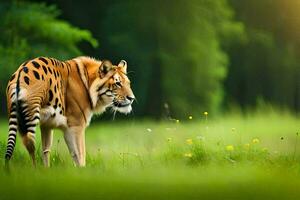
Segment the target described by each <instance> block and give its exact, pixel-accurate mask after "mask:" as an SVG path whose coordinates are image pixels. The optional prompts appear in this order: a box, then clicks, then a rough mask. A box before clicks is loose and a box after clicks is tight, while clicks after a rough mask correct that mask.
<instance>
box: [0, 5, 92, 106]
mask: <svg viewBox="0 0 300 200" xmlns="http://www.w3.org/2000/svg"><path fill="white" fill-rule="evenodd" d="M59 14H60V12H59V11H58V9H57V8H56V7H55V6H46V5H45V4H43V3H29V2H26V1H7V2H0V20H1V23H2V25H1V26H0V32H1V34H0V66H1V73H0V87H1V88H0V96H1V104H2V106H1V107H2V108H5V94H4V92H5V87H6V84H7V82H8V79H9V77H10V75H11V74H12V73H13V72H14V71H15V70H16V69H17V68H18V66H19V65H20V64H21V63H22V62H24V61H25V60H27V59H30V58H34V57H37V56H40V55H45V56H50V57H51V56H52V57H55V58H58V59H69V58H71V57H73V56H76V55H80V54H81V52H80V50H79V48H78V47H77V44H78V43H79V42H81V41H86V42H88V43H90V44H91V45H92V46H94V47H96V46H97V40H96V39H94V38H93V37H92V36H91V33H90V32H89V31H87V30H81V29H78V28H76V27H73V26H72V25H70V24H69V23H67V22H65V21H62V20H59V19H57V17H58V16H59Z"/></svg>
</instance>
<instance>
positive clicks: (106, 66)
mask: <svg viewBox="0 0 300 200" xmlns="http://www.w3.org/2000/svg"><path fill="white" fill-rule="evenodd" d="M112 68H113V65H112V63H111V62H110V61H109V60H104V61H103V62H102V63H101V65H100V67H99V74H100V77H101V78H103V77H104V76H105V75H106V74H107V73H108V72H109V71H110V70H111V69H112Z"/></svg>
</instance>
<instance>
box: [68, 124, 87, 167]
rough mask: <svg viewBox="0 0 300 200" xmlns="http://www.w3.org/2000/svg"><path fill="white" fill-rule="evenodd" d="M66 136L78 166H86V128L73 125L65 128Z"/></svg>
mask: <svg viewBox="0 0 300 200" xmlns="http://www.w3.org/2000/svg"><path fill="white" fill-rule="evenodd" d="M64 138H65V141H66V143H67V146H68V149H69V152H70V154H71V156H72V158H73V161H74V163H75V165H76V166H79V167H84V166H85V163H86V161H85V154H86V152H85V128H84V127H81V126H73V127H70V128H68V129H67V130H65V132H64Z"/></svg>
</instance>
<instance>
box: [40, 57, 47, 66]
mask: <svg viewBox="0 0 300 200" xmlns="http://www.w3.org/2000/svg"><path fill="white" fill-rule="evenodd" d="M39 60H41V61H43V62H44V63H45V64H46V65H48V61H47V60H46V59H45V58H43V57H39Z"/></svg>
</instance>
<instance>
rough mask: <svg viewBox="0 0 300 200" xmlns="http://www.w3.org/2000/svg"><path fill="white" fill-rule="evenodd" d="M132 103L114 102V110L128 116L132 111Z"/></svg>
mask: <svg viewBox="0 0 300 200" xmlns="http://www.w3.org/2000/svg"><path fill="white" fill-rule="evenodd" d="M131 104H132V102H117V101H114V102H113V106H112V107H113V109H114V110H116V111H118V112H120V113H124V114H128V113H130V112H131V111H132V107H131Z"/></svg>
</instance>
